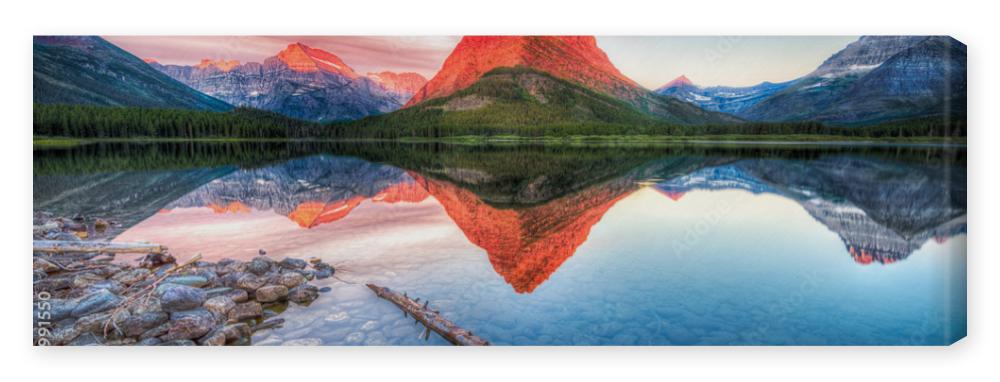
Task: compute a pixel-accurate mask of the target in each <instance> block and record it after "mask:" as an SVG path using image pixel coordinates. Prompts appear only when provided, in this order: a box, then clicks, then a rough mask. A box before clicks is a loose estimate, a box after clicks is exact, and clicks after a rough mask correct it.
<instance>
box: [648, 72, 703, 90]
mask: <svg viewBox="0 0 1000 382" xmlns="http://www.w3.org/2000/svg"><path fill="white" fill-rule="evenodd" d="M692 85H694V83H692V82H691V80H690V79H688V78H687V76H685V75H683V74H682V75H681V76H680V77H677V78H674V79H673V80H670V82H667V83H666V84H665V85H663V86H660V87H659V88H658V89H656V91H662V90H666V89H673V88H679V87H684V86H692Z"/></svg>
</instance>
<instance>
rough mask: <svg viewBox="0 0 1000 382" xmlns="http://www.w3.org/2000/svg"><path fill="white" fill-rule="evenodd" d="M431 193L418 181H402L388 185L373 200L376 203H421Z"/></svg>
mask: <svg viewBox="0 0 1000 382" xmlns="http://www.w3.org/2000/svg"><path fill="white" fill-rule="evenodd" d="M428 196H430V194H428V193H427V190H426V189H424V187H423V186H421V185H420V183H417V182H402V183H397V184H394V185H392V186H389V187H386V189H384V190H382V192H379V193H378V194H376V195H375V196H373V197H372V201H373V202H376V203H398V202H408V203H419V202H422V201H424V199H427V197H428Z"/></svg>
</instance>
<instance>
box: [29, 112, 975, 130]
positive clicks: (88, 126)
mask: <svg viewBox="0 0 1000 382" xmlns="http://www.w3.org/2000/svg"><path fill="white" fill-rule="evenodd" d="M33 111H34V122H33V132H34V135H36V136H53V137H68V138H97V139H100V138H179V139H193V138H241V139H287V138H290V139H304V138H312V139H398V138H443V137H455V136H506V135H512V136H521V137H568V136H601V135H603V136H616V135H651V136H652V135H661V136H681V137H683V136H710V135H761V136H767V135H774V136H777V135H828V136H844V137H862V138H913V137H965V136H966V133H967V131H966V122H965V120H964V119H962V120H945V119H943V118H940V117H925V118H918V119H910V120H904V121H894V122H885V123H881V124H877V125H872V126H858V127H842V126H829V125H825V124H822V123H818V122H781V123H743V124H730V125H677V124H670V123H660V122H646V123H641V122H637V123H625V124H623V123H601V122H596V123H595V122H582V123H575V122H557V121H553V122H551V123H546V124H542V125H525V124H514V125H511V126H507V125H505V124H504V121H506V117H504V116H499V117H498V118H497V121H496V123H493V122H490V123H482V120H480V123H478V124H476V123H468V124H466V123H463V121H454V120H450V121H451V122H449V123H446V124H442V123H441V121H442V120H441V118H440V115H437V113H441V111H440V110H435V109H430V110H428V109H423V110H414V111H412V112H411V111H409V110H403V111H402V112H397V113H391V114H388V115H381V116H375V117H369V118H365V119H362V120H360V121H351V122H337V123H331V124H319V123H314V122H308V121H302V120H298V119H294V118H289V117H285V116H283V115H280V114H277V113H273V112H268V111H262V110H257V109H252V108H237V109H234V110H232V111H228V112H215V111H195V110H179V109H153V108H135V107H106V106H86V105H50V104H35V105H34V110H33ZM504 114H508V113H504ZM511 114H515V113H511Z"/></svg>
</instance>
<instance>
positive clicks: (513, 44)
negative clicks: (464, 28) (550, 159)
mask: <svg viewBox="0 0 1000 382" xmlns="http://www.w3.org/2000/svg"><path fill="white" fill-rule="evenodd" d="M516 66H524V67H529V68H532V69H536V70H540V71H543V72H546V73H549V74H551V75H553V76H556V77H559V78H562V79H565V80H569V81H573V82H576V83H579V84H581V85H583V86H586V87H589V88H591V89H593V90H596V91H599V92H603V93H606V94H610V95H613V96H616V97H619V98H623V99H634V98H636V97H638V96H640V95H641V94H643V93H645V90H643V89H642V87H641V86H639V85H638V84H636V83H635V81H632V80H631V79H629V78H628V77H625V75H623V74H622V73H621V72H619V71H618V68H616V67H615V66H614V64H612V63H611V60H609V59H608V56H607V54H605V53H604V51H603V50H601V48H599V47H598V46H597V40H596V39H594V37H593V36H466V37H463V38H462V40H461V41H459V43H458V45H457V46H455V49H454V50H453V51H452V52H451V55H449V56H448V58H447V59H446V60H445V62H444V65H443V66H442V67H441V70H440V71H438V73H437V74H436V75H435V76H434V78H432V79H431V80H430V81H428V82H427V84H426V85H424V87H423V88H422V89H420V91H419V92H417V94H416V95H414V96H413V98H411V99H410V101H409V102H407V104H406V106H410V105H414V104H417V103H420V102H422V101H425V100H428V99H432V98H438V97H444V96H447V95H449V94H451V93H454V92H456V91H458V90H461V89H464V88H466V87H468V86H469V85H472V84H473V83H475V82H476V80H478V79H479V78H480V77H482V76H483V74H485V73H487V72H489V71H490V70H493V69H495V68H499V67H516Z"/></svg>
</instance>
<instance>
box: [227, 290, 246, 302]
mask: <svg viewBox="0 0 1000 382" xmlns="http://www.w3.org/2000/svg"><path fill="white" fill-rule="evenodd" d="M226 296H228V297H229V298H230V299H232V300H233V302H236V303H240V302H247V301H249V300H250V295H249V294H247V291H245V290H243V289H233V290H232V291H230V292H229V293H226Z"/></svg>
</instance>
